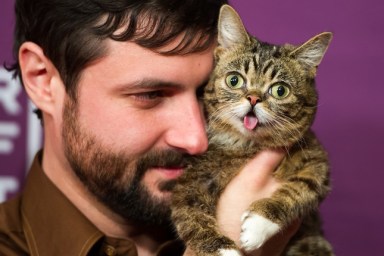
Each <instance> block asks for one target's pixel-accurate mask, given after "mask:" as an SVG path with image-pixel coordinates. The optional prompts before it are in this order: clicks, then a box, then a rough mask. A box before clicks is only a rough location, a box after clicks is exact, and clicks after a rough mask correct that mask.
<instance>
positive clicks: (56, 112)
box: [0, 0, 294, 255]
mask: <svg viewBox="0 0 384 256" xmlns="http://www.w3.org/2000/svg"><path fill="white" fill-rule="evenodd" d="M222 4H223V2H222V1H219V0H216V1H214V0H210V1H207V0H196V1H172V0H169V1H165V0H162V1H161V0H158V1H156V0H152V1H144V0H141V1H137V0H130V1H129V0H117V1H106V0H93V1H89V0H82V1H80V0H56V1H52V0H34V1H27V0H17V1H16V18H17V22H16V33H15V35H16V38H15V52H16V53H17V54H18V58H17V59H18V61H17V63H16V65H15V66H14V69H15V71H16V74H18V75H20V77H21V79H22V82H23V85H24V88H25V90H26V92H27V94H28V96H29V97H30V99H31V100H32V101H33V102H34V104H35V105H36V106H37V108H38V111H37V113H38V116H40V118H41V119H42V123H43V127H44V148H43V149H42V151H41V152H39V153H38V154H37V156H36V158H35V161H34V163H33V165H32V167H31V170H30V173H29V175H28V178H27V181H26V185H25V189H24V191H23V194H22V195H20V196H19V197H17V198H15V199H14V200H11V201H9V202H6V203H5V204H3V205H1V207H0V223H1V224H0V253H3V254H5V255H26V254H28V255H181V254H182V253H183V250H184V248H183V246H182V245H181V246H180V242H177V241H175V238H174V234H173V233H172V226H171V223H170V219H169V214H170V209H169V202H170V200H171V194H172V193H171V187H172V184H173V183H174V182H175V181H176V180H177V178H178V177H179V176H180V175H181V174H182V172H183V158H184V157H185V156H186V155H188V154H189V155H195V154H201V153H203V152H204V151H205V150H206V149H207V144H208V142H207V137H206V134H205V130H204V117H203V115H202V111H201V104H200V103H199V101H198V96H199V95H198V94H199V93H200V91H201V88H202V86H204V84H205V83H206V81H207V80H208V77H209V74H210V72H211V70H212V67H213V59H212V51H213V49H214V47H215V42H216V22H217V16H218V12H219V8H220V6H221V5H222ZM281 157H282V156H281V154H280V153H278V152H264V153H262V154H261V155H259V156H258V157H256V158H255V160H254V161H253V162H252V163H250V164H249V165H247V167H246V168H245V169H244V170H243V171H242V173H241V174H240V175H239V177H237V179H235V180H234V181H233V182H232V183H231V184H230V185H229V188H228V189H227V190H226V191H225V193H224V195H223V197H222V198H221V201H220V204H219V211H218V218H219V220H220V223H221V228H222V230H223V232H225V233H226V234H228V235H229V236H231V237H233V238H234V239H237V238H238V235H239V232H240V231H239V229H240V216H241V214H242V212H243V211H244V210H245V209H246V207H247V205H248V204H249V202H250V201H251V200H253V199H255V198H260V197H263V196H268V195H270V193H272V191H273V190H274V189H275V188H276V187H277V186H278V184H277V183H276V182H275V181H274V180H273V178H272V177H271V172H272V171H273V169H274V167H275V166H276V165H277V164H278V163H279V161H280V159H281ZM244 188H247V191H246V192H245V193H248V195H247V194H245V196H244V199H243V201H240V202H239V198H235V197H234V196H233V195H236V194H238V193H237V191H241V192H242V194H244V191H243V189H244ZM223 202H225V203H223ZM229 209H232V212H231V211H230V210H229ZM233 209H234V210H233ZM293 232H294V228H292V230H291V231H289V232H287V233H286V235H285V236H284V237H277V238H276V239H275V241H271V242H270V244H269V245H272V246H270V247H268V246H266V247H264V248H263V250H264V251H259V252H257V253H263V254H264V255H273V254H275V253H276V255H277V254H278V253H280V252H281V251H282V249H283V248H284V244H285V243H286V242H287V240H288V239H289V237H290V235H291V234H292V233H293Z"/></svg>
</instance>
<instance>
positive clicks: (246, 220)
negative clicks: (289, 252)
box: [240, 211, 281, 252]
mask: <svg viewBox="0 0 384 256" xmlns="http://www.w3.org/2000/svg"><path fill="white" fill-rule="evenodd" d="M242 223H243V224H242V226H241V233H240V242H241V246H242V248H243V249H244V250H245V251H246V252H251V251H254V250H256V249H259V248H260V247H261V246H262V245H263V244H264V243H265V242H266V241H267V240H268V239H269V238H271V237H272V236H273V235H275V234H277V233H278V232H279V231H280V230H281V225H279V224H277V223H274V222H272V221H271V220H269V219H267V218H265V217H263V216H261V215H259V214H257V213H254V212H251V211H247V212H245V213H244V214H243V216H242Z"/></svg>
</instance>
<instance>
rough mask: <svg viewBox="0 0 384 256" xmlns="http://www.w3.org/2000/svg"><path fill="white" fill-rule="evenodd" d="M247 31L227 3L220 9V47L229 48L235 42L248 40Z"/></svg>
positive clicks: (241, 42)
mask: <svg viewBox="0 0 384 256" xmlns="http://www.w3.org/2000/svg"><path fill="white" fill-rule="evenodd" d="M249 41H250V39H249V36H248V33H247V31H246V29H245V27H244V25H243V22H242V21H241V19H240V16H239V15H238V14H237V12H236V11H235V10H234V9H233V8H232V7H230V6H229V5H223V6H222V7H221V9H220V15H219V25H218V42H219V45H220V46H221V47H224V48H230V47H232V46H233V45H236V44H244V43H247V42H249Z"/></svg>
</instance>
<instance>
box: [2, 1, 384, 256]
mask: <svg viewBox="0 0 384 256" xmlns="http://www.w3.org/2000/svg"><path fill="white" fill-rule="evenodd" d="M13 2H14V0H2V4H1V9H0V62H1V63H3V62H4V61H8V62H9V61H11V60H12V54H11V48H12V46H11V45H12V28H13V24H14V20H13ZM231 3H232V5H233V6H234V7H235V8H236V9H237V10H238V11H239V13H240V15H241V16H242V18H243V20H244V23H245V25H246V27H247V29H248V30H249V31H250V32H251V33H252V34H254V35H256V36H257V37H259V38H260V39H261V40H265V41H270V42H275V43H284V42H291V43H301V42H304V41H306V40H307V39H309V38H310V37H311V36H314V35H315V34H317V33H319V32H322V31H332V32H334V40H333V42H332V43H331V46H330V48H329V50H328V52H327V54H326V57H325V58H324V60H323V63H322V64H321V65H320V68H319V72H318V79H317V85H318V90H319V92H320V104H319V110H318V115H317V119H316V122H315V125H314V129H315V131H316V132H317V134H318V136H319V137H320V139H321V140H322V141H323V143H324V145H325V147H326V148H327V150H328V151H329V154H330V159H331V166H332V181H333V191H332V193H331V194H330V196H329V197H328V199H327V200H326V201H325V202H324V203H323V205H322V213H323V217H324V227H325V232H326V236H327V237H328V238H329V239H330V241H331V242H332V244H333V245H334V247H335V250H336V254H337V255H348V256H360V255H370V256H375V255H382V251H383V250H384V246H383V245H382V242H381V239H382V238H384V224H383V221H382V217H384V204H383V199H382V197H383V196H384V186H382V184H381V183H382V182H381V181H382V180H383V178H384V173H382V171H384V168H383V167H382V166H383V164H382V162H381V161H380V158H381V157H382V152H383V150H382V147H381V146H382V144H383V143H384V136H383V134H382V132H383V131H384V114H383V110H384V108H383V105H384V104H383V103H382V95H381V93H383V94H384V85H383V81H382V78H381V75H382V74H381V72H383V71H382V69H383V68H384V51H383V48H382V46H383V45H384V33H383V32H384V31H383V28H382V27H383V25H384V15H383V13H384V5H383V4H382V2H381V0H371V1H362V0H360V1H359V0H337V1H336V0H322V1H308V0H296V1H252V2H251V1H249V0H248V1H247V0H232V1H231ZM12 85H13V83H12V81H11V80H10V75H9V74H8V75H7V74H6V73H5V72H4V70H3V69H0V201H1V200H4V199H5V198H6V197H9V196H11V195H12V194H13V193H14V192H15V191H17V190H19V189H20V188H21V187H22V185H21V184H22V180H23V177H24V175H25V170H26V166H27V165H28V163H29V162H30V158H31V155H33V152H35V151H36V148H38V147H39V141H40V131H39V129H38V125H36V121H35V120H34V118H32V119H30V115H29V114H28V113H29V112H30V111H29V110H28V105H27V101H26V99H25V96H24V95H23V93H22V91H18V90H17V89H15V88H14V87H15V86H12Z"/></svg>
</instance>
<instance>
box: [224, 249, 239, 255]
mask: <svg viewBox="0 0 384 256" xmlns="http://www.w3.org/2000/svg"><path fill="white" fill-rule="evenodd" d="M219 255H220V256H242V254H241V253H240V252H239V251H238V250H235V249H221V250H220V251H219Z"/></svg>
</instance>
